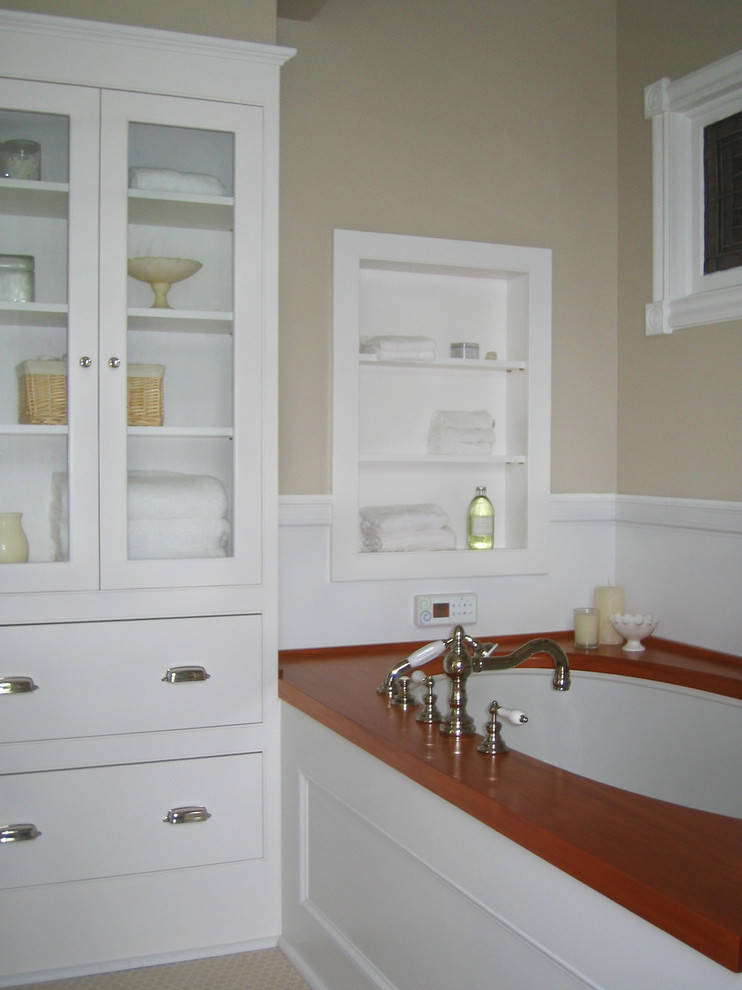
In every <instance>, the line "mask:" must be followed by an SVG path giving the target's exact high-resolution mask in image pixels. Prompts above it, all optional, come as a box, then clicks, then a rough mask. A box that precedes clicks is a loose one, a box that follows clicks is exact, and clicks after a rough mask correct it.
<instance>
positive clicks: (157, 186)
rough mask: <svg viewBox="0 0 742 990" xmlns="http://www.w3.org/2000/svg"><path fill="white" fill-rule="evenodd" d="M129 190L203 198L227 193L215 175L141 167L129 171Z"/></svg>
mask: <svg viewBox="0 0 742 990" xmlns="http://www.w3.org/2000/svg"><path fill="white" fill-rule="evenodd" d="M129 188H130V189H150V190H153V191H157V192H179V193H196V194H199V193H200V194H201V195H203V196H225V195H226V193H227V190H226V188H225V186H224V184H223V183H222V182H221V181H220V180H219V179H217V178H216V176H214V175H205V174H204V173H202V172H178V171H176V170H175V169H172V168H144V167H140V166H135V167H133V168H130V169H129Z"/></svg>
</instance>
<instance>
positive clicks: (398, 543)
mask: <svg viewBox="0 0 742 990" xmlns="http://www.w3.org/2000/svg"><path fill="white" fill-rule="evenodd" d="M455 549H456V534H455V533H454V531H453V530H452V529H451V528H450V527H448V526H442V527H440V528H438V529H416V530H408V531H406V532H401V533H378V531H377V534H376V535H375V536H371V535H366V536H364V538H363V541H362V550H363V552H364V553H380V552H387V553H399V552H404V551H413V550H455Z"/></svg>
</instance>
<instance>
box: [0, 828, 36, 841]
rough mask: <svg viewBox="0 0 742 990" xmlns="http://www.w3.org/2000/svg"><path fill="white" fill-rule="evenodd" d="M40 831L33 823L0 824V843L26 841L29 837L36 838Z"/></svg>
mask: <svg viewBox="0 0 742 990" xmlns="http://www.w3.org/2000/svg"><path fill="white" fill-rule="evenodd" d="M40 835H41V832H39V830H38V829H37V828H36V826H35V825H31V824H30V823H28V824H23V825H0V843H3V842H27V841H28V840H29V839H38V837H39V836H40Z"/></svg>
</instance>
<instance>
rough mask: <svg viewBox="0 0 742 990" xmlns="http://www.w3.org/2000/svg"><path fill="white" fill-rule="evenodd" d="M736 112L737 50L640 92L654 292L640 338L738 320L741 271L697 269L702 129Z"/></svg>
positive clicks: (739, 106)
mask: <svg viewBox="0 0 742 990" xmlns="http://www.w3.org/2000/svg"><path fill="white" fill-rule="evenodd" d="M739 110H742V51H739V52H735V53H734V54H733V55H729V56H727V57H726V58H723V59H720V60H719V61H718V62H713V63H712V64H711V65H707V66H705V67H704V68H702V69H699V70H698V71H697V72H692V73H690V74H689V75H687V76H683V77H682V78H681V79H676V80H670V79H660V80H659V81H658V82H655V83H653V84H652V85H651V86H647V88H646V89H645V91H644V115H645V117H648V118H651V119H652V204H653V205H652V214H653V216H652V225H653V252H652V253H653V258H652V268H653V288H652V292H653V296H654V299H653V301H652V302H651V303H648V304H647V306H646V323H645V332H646V334H647V336H653V335H655V334H665V333H672V332H673V331H674V330H677V329H680V328H681V327H690V326H698V325H699V324H704V323H719V322H723V321H726V320H734V319H738V318H740V317H742V268H733V269H730V270H728V271H724V272H716V273H714V274H711V275H704V274H703V252H704V231H703V222H704V199H703V197H704V191H703V129H704V127H705V126H706V125H707V124H711V123H713V122H714V121H716V120H722V119H724V118H725V117H728V116H731V115H732V114H734V113H737V112H738V111H739Z"/></svg>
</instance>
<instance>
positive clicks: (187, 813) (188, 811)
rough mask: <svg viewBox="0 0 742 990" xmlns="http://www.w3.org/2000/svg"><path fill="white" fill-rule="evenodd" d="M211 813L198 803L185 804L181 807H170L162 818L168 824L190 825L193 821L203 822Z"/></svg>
mask: <svg viewBox="0 0 742 990" xmlns="http://www.w3.org/2000/svg"><path fill="white" fill-rule="evenodd" d="M207 818H211V815H210V814H209V812H208V811H207V810H206V808H204V807H203V805H199V804H185V805H183V807H182V808H171V809H170V811H168V813H167V815H166V816H165V818H163V819H162V820H163V821H164V822H167V824H168V825H192V824H193V823H194V822H205V821H206V819H207Z"/></svg>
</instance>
